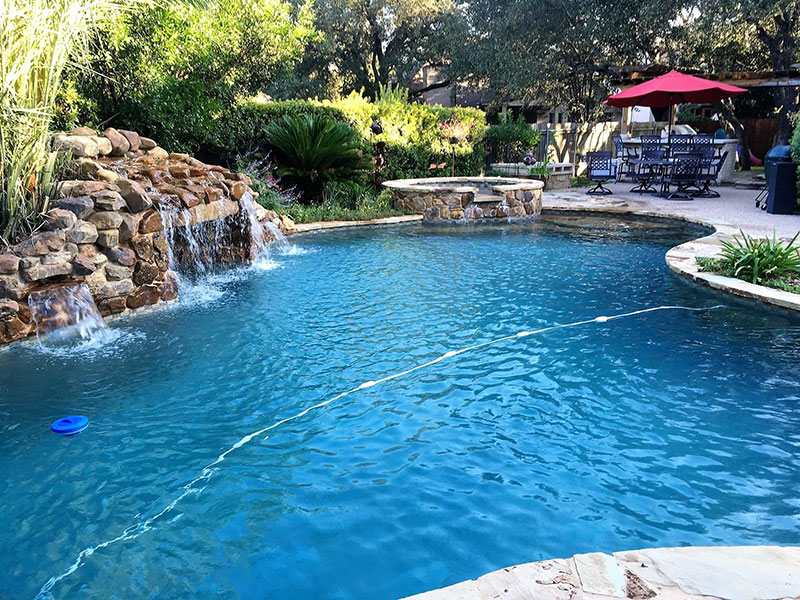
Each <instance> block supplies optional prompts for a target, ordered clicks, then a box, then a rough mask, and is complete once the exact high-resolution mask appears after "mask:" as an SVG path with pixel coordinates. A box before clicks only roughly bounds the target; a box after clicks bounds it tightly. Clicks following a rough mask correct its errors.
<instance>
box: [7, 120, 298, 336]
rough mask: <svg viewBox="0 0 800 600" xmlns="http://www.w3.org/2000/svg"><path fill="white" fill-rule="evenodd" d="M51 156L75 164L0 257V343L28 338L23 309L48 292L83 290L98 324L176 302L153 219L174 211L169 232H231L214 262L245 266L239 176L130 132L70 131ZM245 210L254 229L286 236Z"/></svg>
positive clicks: (259, 211)
mask: <svg viewBox="0 0 800 600" xmlns="http://www.w3.org/2000/svg"><path fill="white" fill-rule="evenodd" d="M53 147H54V148H55V149H57V150H62V151H65V152H68V153H69V154H70V155H71V156H72V157H73V161H72V162H71V163H70V169H71V171H72V174H73V176H74V177H75V178H74V179H71V180H68V181H64V182H62V183H61V184H60V186H59V188H58V190H57V193H56V194H55V197H54V198H53V199H52V200H51V203H50V209H49V210H48V212H47V213H46V214H45V218H44V223H43V225H42V227H41V228H40V229H39V230H38V231H37V232H36V233H35V234H34V235H32V236H31V237H29V238H28V239H25V240H23V241H21V242H19V243H17V244H16V245H14V246H12V247H10V248H6V249H4V250H3V249H0V343H4V342H10V341H13V340H16V339H20V338H23V337H25V336H27V335H30V334H31V333H34V332H35V324H34V323H33V322H32V319H31V312H30V309H29V307H28V303H27V299H28V297H29V295H30V294H31V293H33V292H39V291H42V290H46V289H48V288H52V287H56V286H66V285H73V284H76V283H85V284H86V285H87V286H88V288H89V290H90V291H91V294H92V297H93V298H94V301H95V303H96V304H97V307H98V309H99V310H100V313H101V314H102V315H103V316H108V315H111V314H115V313H120V312H123V311H125V310H128V309H135V308H140V307H142V306H145V305H148V304H155V303H157V302H160V301H171V300H174V299H176V298H177V295H178V289H177V279H176V277H175V275H174V273H173V272H172V271H170V265H169V248H168V245H167V236H166V232H165V224H164V222H163V221H162V217H161V212H160V210H171V211H172V210H174V211H175V214H177V215H178V218H177V219H176V220H175V225H176V226H177V225H181V226H185V225H191V226H198V227H202V226H203V224H204V223H210V222H212V221H213V222H215V225H214V227H218V226H222V227H223V228H224V229H225V230H226V231H229V232H230V235H227V236H226V237H225V240H226V242H225V244H226V245H225V246H224V247H221V248H216V249H214V253H215V259H216V260H218V261H221V262H232V263H243V262H245V261H247V260H249V259H252V258H253V247H252V241H253V238H252V236H251V235H250V231H249V227H250V226H251V225H250V224H251V220H250V219H249V216H248V215H246V214H244V212H243V204H242V202H241V201H242V199H243V197H244V196H245V195H246V194H247V195H248V198H249V197H256V196H257V194H255V193H254V192H253V191H252V190H251V189H250V187H249V186H250V183H251V182H250V179H249V178H248V177H247V176H246V175H243V174H241V173H234V172H232V171H230V170H228V169H225V168H223V167H219V166H212V165H206V164H204V163H202V162H200V161H198V160H196V159H194V158H192V157H191V156H188V155H186V154H170V153H168V152H166V151H165V150H164V149H162V148H160V147H158V146H157V145H156V143H155V142H154V141H153V140H150V139H148V138H145V137H140V136H139V135H137V134H136V133H135V132H133V131H117V130H115V129H107V130H106V131H105V132H104V133H103V135H98V134H97V132H95V131H94V130H91V129H88V128H78V129H76V130H73V131H72V132H70V133H64V134H57V135H55V136H54V138H53ZM248 206H249V207H250V208H251V210H255V212H256V215H257V218H258V220H259V222H261V223H263V222H265V221H267V220H269V221H271V222H272V223H274V224H275V225H276V226H278V227H280V228H281V229H282V230H284V231H285V232H286V231H291V230H292V229H293V227H294V224H293V223H292V222H291V220H289V219H288V218H286V217H283V218H281V217H279V216H278V215H277V214H276V213H274V212H272V211H267V210H265V209H263V208H261V207H258V206H254V205H253V204H252V203H249V204H248ZM220 220H221V221H222V222H221V223H219V222H218V221H220ZM267 235H268V232H267ZM207 250H208V249H204V250H203V251H207Z"/></svg>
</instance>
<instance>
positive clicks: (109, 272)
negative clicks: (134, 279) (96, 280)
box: [106, 263, 133, 281]
mask: <svg viewBox="0 0 800 600" xmlns="http://www.w3.org/2000/svg"><path fill="white" fill-rule="evenodd" d="M132 274H133V271H132V270H131V269H129V268H128V267H124V266H122V265H115V264H114V263H108V264H107V265H106V279H108V280H109V281H119V280H120V279H130V277H131V275H132Z"/></svg>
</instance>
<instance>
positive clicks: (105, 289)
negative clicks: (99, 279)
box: [97, 279, 135, 300]
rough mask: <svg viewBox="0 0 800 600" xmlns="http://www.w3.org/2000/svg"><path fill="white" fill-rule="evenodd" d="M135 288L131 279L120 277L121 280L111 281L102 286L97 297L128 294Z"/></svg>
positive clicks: (103, 297)
mask: <svg viewBox="0 0 800 600" xmlns="http://www.w3.org/2000/svg"><path fill="white" fill-rule="evenodd" d="M134 289H135V286H134V285H133V282H132V281H131V280H130V279H120V280H119V281H109V282H107V283H104V284H103V285H102V286H100V289H99V290H97V298H98V299H99V300H105V299H106V298H114V297H117V296H127V295H128V294H130V293H131V292H132V291H133V290H134Z"/></svg>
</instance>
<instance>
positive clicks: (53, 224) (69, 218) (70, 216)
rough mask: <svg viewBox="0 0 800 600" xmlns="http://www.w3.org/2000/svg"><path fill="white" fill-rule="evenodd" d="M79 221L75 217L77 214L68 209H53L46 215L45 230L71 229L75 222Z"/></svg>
mask: <svg viewBox="0 0 800 600" xmlns="http://www.w3.org/2000/svg"><path fill="white" fill-rule="evenodd" d="M77 220H78V218H77V217H76V216H75V213H73V212H72V211H69V210H67V209H66V208H53V209H51V210H48V211H47V213H45V215H44V225H43V229H45V230H47V231H55V230H57V229H69V228H70V227H72V226H73V225H75V221H77Z"/></svg>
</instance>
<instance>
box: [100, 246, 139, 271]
mask: <svg viewBox="0 0 800 600" xmlns="http://www.w3.org/2000/svg"><path fill="white" fill-rule="evenodd" d="M106 256H107V257H108V259H109V260H112V261H114V262H115V263H118V264H120V265H123V266H126V267H132V266H133V265H134V263H135V262H136V254H134V252H133V250H131V249H130V248H124V247H122V246H119V247H117V248H109V249H108V250H106Z"/></svg>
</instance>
